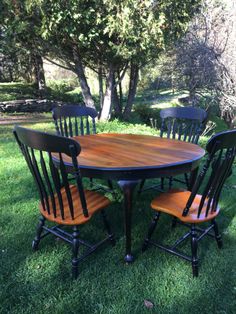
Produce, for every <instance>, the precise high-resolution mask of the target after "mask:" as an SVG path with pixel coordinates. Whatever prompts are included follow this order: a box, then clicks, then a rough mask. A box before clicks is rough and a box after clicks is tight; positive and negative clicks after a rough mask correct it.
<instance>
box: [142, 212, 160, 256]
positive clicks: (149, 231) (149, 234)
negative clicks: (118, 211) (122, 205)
mask: <svg viewBox="0 0 236 314" xmlns="http://www.w3.org/2000/svg"><path fill="white" fill-rule="evenodd" d="M159 217H160V212H157V214H156V215H155V216H154V218H153V220H152V222H151V225H150V227H149V230H148V234H147V237H146V239H145V240H144V243H143V246H142V252H144V251H146V249H147V247H148V243H149V241H150V239H151V236H152V234H153V232H154V230H155V228H156V225H157V222H158V220H159Z"/></svg>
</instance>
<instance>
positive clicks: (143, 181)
mask: <svg viewBox="0 0 236 314" xmlns="http://www.w3.org/2000/svg"><path fill="white" fill-rule="evenodd" d="M144 183H145V180H142V181H141V182H140V185H139V189H138V194H140V193H141V192H142V190H143V186H144Z"/></svg>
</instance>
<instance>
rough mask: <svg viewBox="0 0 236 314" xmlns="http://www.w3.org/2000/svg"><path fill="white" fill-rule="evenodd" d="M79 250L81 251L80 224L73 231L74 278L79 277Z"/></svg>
mask: <svg viewBox="0 0 236 314" xmlns="http://www.w3.org/2000/svg"><path fill="white" fill-rule="evenodd" d="M78 251H79V231H78V226H74V227H73V233H72V278H73V279H76V278H77V277H78V264H79V259H78Z"/></svg>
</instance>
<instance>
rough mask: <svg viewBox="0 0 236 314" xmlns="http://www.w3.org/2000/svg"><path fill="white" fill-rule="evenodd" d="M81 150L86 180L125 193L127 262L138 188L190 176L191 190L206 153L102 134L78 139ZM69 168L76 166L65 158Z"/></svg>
mask: <svg viewBox="0 0 236 314" xmlns="http://www.w3.org/2000/svg"><path fill="white" fill-rule="evenodd" d="M73 139H74V140H76V141H78V142H79V144H80V146H81V153H80V154H79V155H78V157H77V160H78V165H79V168H80V171H81V174H82V176H85V177H90V178H100V179H101V178H102V179H109V180H116V181H117V182H118V184H119V186H120V187H121V189H122V190H123V193H124V221H125V236H126V252H125V261H126V262H127V263H130V262H132V261H133V259H134V257H133V255H132V246H131V245H132V237H131V221H132V202H133V192H134V188H135V187H136V185H137V184H138V183H139V182H140V180H142V179H150V178H158V177H170V176H175V175H178V174H183V173H187V172H190V173H191V178H190V188H191V186H192V185H193V182H194V180H195V179H196V175H197V169H198V166H199V163H200V161H201V158H202V157H203V156H204V154H205V151H204V149H202V148H201V147H200V146H198V145H195V144H192V143H188V142H183V141H178V140H173V139H167V138H160V137H157V136H149V135H134V134H115V133H108V134H105V133H100V134H93V135H83V136H75V137H73ZM63 160H64V162H65V164H66V165H67V166H68V167H70V166H71V165H72V163H71V159H70V157H69V156H66V155H64V156H63Z"/></svg>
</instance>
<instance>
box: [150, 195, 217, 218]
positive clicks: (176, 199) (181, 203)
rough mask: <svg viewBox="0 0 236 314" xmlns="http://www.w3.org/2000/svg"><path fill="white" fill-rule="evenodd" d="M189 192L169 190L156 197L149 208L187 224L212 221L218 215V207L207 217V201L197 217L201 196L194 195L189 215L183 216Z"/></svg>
mask: <svg viewBox="0 0 236 314" xmlns="http://www.w3.org/2000/svg"><path fill="white" fill-rule="evenodd" d="M190 194H191V192H190V191H184V190H183V191H181V190H171V191H169V192H167V193H163V194H160V195H159V196H157V197H156V198H155V199H154V200H153V201H152V202H151V207H152V208H153V209H155V210H157V211H160V212H164V213H166V214H169V215H173V216H175V217H177V218H178V219H180V220H181V221H183V222H189V223H200V222H204V221H210V220H212V219H214V218H215V217H216V216H217V215H218V213H219V210H220V209H219V207H217V210H216V211H215V212H210V213H209V214H208V216H207V217H205V214H206V208H207V201H208V198H207V199H206V201H205V204H204V206H203V208H202V211H201V214H200V217H198V216H197V214H198V208H199V204H200V201H201V197H202V196H201V195H198V194H197V195H196V197H195V199H194V201H193V203H192V206H191V207H190V210H189V213H188V215H187V216H183V215H182V214H183V210H184V208H185V206H186V203H187V201H188V199H189V196H190Z"/></svg>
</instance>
